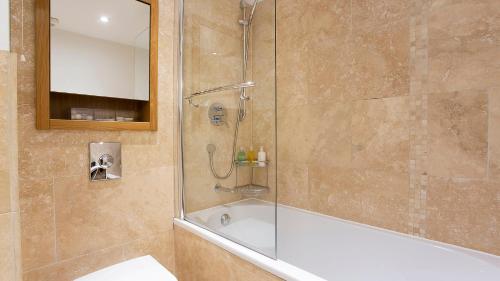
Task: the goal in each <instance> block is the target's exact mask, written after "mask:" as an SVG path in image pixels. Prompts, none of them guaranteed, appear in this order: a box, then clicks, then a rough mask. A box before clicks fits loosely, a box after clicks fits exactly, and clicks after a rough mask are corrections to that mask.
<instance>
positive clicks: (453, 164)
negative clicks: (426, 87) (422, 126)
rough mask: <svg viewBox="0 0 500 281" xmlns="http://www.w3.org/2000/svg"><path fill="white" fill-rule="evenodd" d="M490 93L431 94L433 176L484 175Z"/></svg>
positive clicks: (431, 172)
mask: <svg viewBox="0 0 500 281" xmlns="http://www.w3.org/2000/svg"><path fill="white" fill-rule="evenodd" d="M487 107H488V96H487V94H486V93H485V92H483V91H471V92H458V93H435V94H432V95H430V97H429V121H428V122H429V124H428V126H429V163H428V169H429V173H430V174H431V175H435V176H440V177H465V178H484V177H485V176H486V166H487V148H488V143H487V142H488V140H487V133H488V113H487Z"/></svg>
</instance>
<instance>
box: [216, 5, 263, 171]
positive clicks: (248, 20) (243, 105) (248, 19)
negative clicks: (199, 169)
mask: <svg viewBox="0 0 500 281" xmlns="http://www.w3.org/2000/svg"><path fill="white" fill-rule="evenodd" d="M258 2H259V0H241V2H240V6H241V10H242V17H243V18H242V19H241V20H239V21H238V23H239V24H240V25H241V26H242V27H243V57H242V61H243V65H242V77H241V78H242V81H243V83H242V84H240V85H237V87H238V88H239V90H240V100H239V103H238V113H237V117H236V124H235V127H234V135H233V147H232V155H231V162H230V166H229V169H228V170H227V172H226V173H224V174H223V175H219V174H218V173H217V171H216V169H215V166H214V161H213V160H214V154H215V151H216V150H217V148H216V146H215V145H214V144H208V145H207V152H208V157H209V160H210V171H211V172H212V175H213V176H214V177H215V178H217V179H227V178H229V177H230V176H231V174H232V173H233V170H234V165H235V164H234V159H235V156H236V145H237V142H238V130H239V127H240V122H242V121H243V120H245V117H246V115H247V101H248V100H250V97H249V96H248V95H247V92H246V90H247V88H249V87H253V86H255V83H254V82H251V81H247V70H248V48H249V44H250V43H249V42H250V30H251V26H252V21H253V18H254V14H255V9H256V8H257V3H258ZM248 85H251V86H248Z"/></svg>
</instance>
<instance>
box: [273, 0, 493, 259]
mask: <svg viewBox="0 0 500 281" xmlns="http://www.w3.org/2000/svg"><path fill="white" fill-rule="evenodd" d="M277 3H278V8H277V17H278V19H277V23H278V26H277V29H278V30H277V55H278V58H277V64H278V69H277V73H278V76H277V79H278V161H279V165H278V198H279V202H281V203H284V204H290V205H293V206H297V207H300V208H305V209H309V210H313V211H317V212H321V213H325V214H328V215H333V216H337V217H341V218H345V219H349V220H354V221H358V222H362V223H367V224H371V225H375V226H379V227H384V228H388V229H392V230H396V231H400V232H403V233H410V234H414V235H418V236H422V237H426V238H430V239H434V240H439V241H444V242H448V243H453V244H457V245H461V246H465V247H470V248H474V249H478V250H482V251H486V252H490V253H494V254H500V225H499V224H500V176H499V171H500V169H499V167H500V164H499V163H500V152H499V151H500V146H499V145H498V143H500V137H499V136H500V133H499V132H500V131H499V129H498V128H499V125H500V113H499V112H500V110H499V108H500V98H499V97H500V93H499V89H500V87H499V86H500V85H499V84H500V82H499V79H498V77H500V60H498V58H499V57H500V41H499V40H500V2H499V1H496V0H482V1H456V0H435V1H432V0H405V1H401V0H388V1H376V0H363V1H358V0H356V1H355V0H352V1H351V0H311V1H285V0H279V1H277Z"/></svg>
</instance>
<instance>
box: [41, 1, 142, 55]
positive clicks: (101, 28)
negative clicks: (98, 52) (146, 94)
mask: <svg viewBox="0 0 500 281" xmlns="http://www.w3.org/2000/svg"><path fill="white" fill-rule="evenodd" d="M50 13H51V15H50V16H51V17H52V18H57V19H58V20H59V22H58V23H57V24H56V25H55V26H53V28H57V29H61V30H66V31H70V32H74V33H79V34H84V35H86V36H89V37H95V38H100V39H104V40H108V41H113V42H116V43H121V44H126V45H131V46H138V47H142V48H146V49H147V48H149V47H148V46H149V36H144V35H148V32H144V30H145V29H147V28H148V27H149V16H150V6H149V5H148V4H144V3H142V2H140V1H137V0H84V1H82V0H50ZM102 16H106V17H108V18H109V22H107V23H103V22H101V21H100V18H101V17H102ZM141 34H142V35H141Z"/></svg>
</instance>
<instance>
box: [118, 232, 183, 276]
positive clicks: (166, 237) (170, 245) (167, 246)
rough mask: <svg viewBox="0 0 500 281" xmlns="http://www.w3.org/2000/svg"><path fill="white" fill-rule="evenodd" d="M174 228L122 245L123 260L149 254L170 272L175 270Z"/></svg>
mask: <svg viewBox="0 0 500 281" xmlns="http://www.w3.org/2000/svg"><path fill="white" fill-rule="evenodd" d="M174 250H175V249H174V229H173V227H172V229H169V230H168V231H166V232H162V233H158V234H155V235H153V236H150V237H145V238H142V239H140V240H137V241H134V242H131V243H128V244H126V245H124V246H123V257H124V259H125V260H128V259H132V258H136V257H140V256H145V255H151V256H153V257H154V258H155V259H156V260H158V261H159V262H160V263H161V264H162V265H163V266H165V267H166V268H167V269H168V270H169V271H170V272H172V273H174V272H175V252H174Z"/></svg>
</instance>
